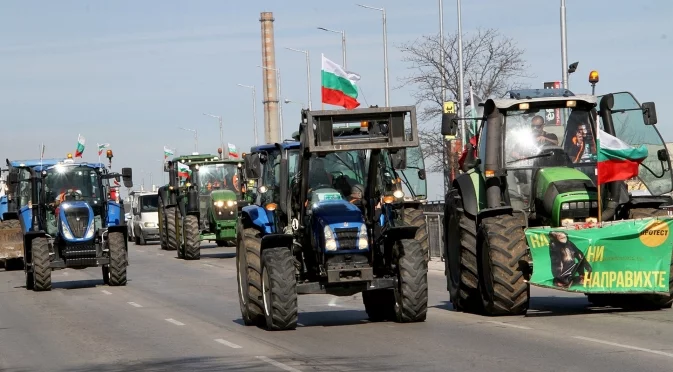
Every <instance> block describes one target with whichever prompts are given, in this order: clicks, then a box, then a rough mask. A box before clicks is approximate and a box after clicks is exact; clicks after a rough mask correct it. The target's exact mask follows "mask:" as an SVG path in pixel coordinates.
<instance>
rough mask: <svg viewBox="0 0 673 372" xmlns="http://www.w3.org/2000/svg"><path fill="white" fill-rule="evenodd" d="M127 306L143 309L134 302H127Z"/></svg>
mask: <svg viewBox="0 0 673 372" xmlns="http://www.w3.org/2000/svg"><path fill="white" fill-rule="evenodd" d="M128 304H129V305H131V306H135V307H143V305H140V304H137V303H135V302H129V303H128Z"/></svg>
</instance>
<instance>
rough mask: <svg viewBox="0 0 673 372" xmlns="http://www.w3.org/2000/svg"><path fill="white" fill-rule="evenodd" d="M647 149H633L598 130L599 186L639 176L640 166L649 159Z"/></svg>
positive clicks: (643, 147)
mask: <svg viewBox="0 0 673 372" xmlns="http://www.w3.org/2000/svg"><path fill="white" fill-rule="evenodd" d="M647 154H648V152H647V147H645V146H643V145H641V146H640V147H637V148H636V147H632V146H631V145H629V144H628V143H626V142H624V141H622V140H620V139H619V138H617V137H614V136H611V135H610V134H608V133H606V132H604V131H603V130H601V129H600V128H599V129H598V167H597V171H596V172H597V174H598V184H599V185H602V184H604V183H608V182H613V181H625V180H628V179H630V178H633V177H636V176H637V175H638V166H639V165H640V163H642V162H643V160H645V158H647Z"/></svg>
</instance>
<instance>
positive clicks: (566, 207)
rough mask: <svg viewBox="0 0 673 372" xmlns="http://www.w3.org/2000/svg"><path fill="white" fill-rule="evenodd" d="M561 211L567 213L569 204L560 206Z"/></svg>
mask: <svg viewBox="0 0 673 372" xmlns="http://www.w3.org/2000/svg"><path fill="white" fill-rule="evenodd" d="M561 209H563V210H564V211H567V210H568V209H570V204H568V203H563V204H561Z"/></svg>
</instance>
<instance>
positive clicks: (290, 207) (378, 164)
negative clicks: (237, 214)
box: [236, 106, 428, 330]
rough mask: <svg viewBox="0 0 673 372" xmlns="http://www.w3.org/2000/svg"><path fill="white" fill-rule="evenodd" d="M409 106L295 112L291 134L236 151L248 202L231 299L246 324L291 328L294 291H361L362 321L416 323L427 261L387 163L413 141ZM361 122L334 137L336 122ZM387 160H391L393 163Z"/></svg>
mask: <svg viewBox="0 0 673 372" xmlns="http://www.w3.org/2000/svg"><path fill="white" fill-rule="evenodd" d="M415 113H416V111H415V107H413V106H408V107H407V106H405V107H385V108H363V109H355V110H339V111H302V124H301V125H300V131H299V132H300V133H299V139H300V141H292V142H291V141H286V142H283V143H278V144H267V145H263V146H258V147H255V148H253V149H252V151H251V152H250V153H249V154H246V156H245V157H244V167H243V172H244V173H245V177H242V179H243V180H245V181H246V185H247V186H248V187H250V186H251V183H250V181H251V180H252V181H254V183H255V185H254V187H253V190H252V197H251V201H252V203H251V204H250V205H248V206H244V207H242V208H241V218H240V220H239V223H240V225H239V228H238V232H239V233H238V239H237V255H236V257H237V272H238V279H237V280H238V284H239V303H240V306H241V313H242V318H243V320H244V322H245V324H247V325H253V324H259V323H265V325H266V328H267V329H269V330H287V329H294V328H296V325H297V319H298V306H297V295H298V294H332V295H336V296H351V295H354V294H357V293H362V297H363V302H364V305H365V310H366V311H367V314H368V316H369V318H370V319H371V320H372V321H382V320H388V319H394V320H396V321H398V322H404V323H406V322H419V321H424V320H425V318H426V313H427V300H428V287H427V262H426V260H425V257H424V252H423V249H422V247H421V244H419V242H418V241H417V240H416V239H414V238H415V235H416V231H417V229H418V227H417V226H409V225H406V224H405V223H404V218H403V211H404V204H405V203H404V192H403V191H402V183H401V181H400V178H399V177H398V176H397V172H396V170H395V169H404V168H405V166H404V164H403V162H404V161H403V160H402V164H400V161H401V159H404V157H401V156H400V155H401V154H402V153H403V151H399V150H400V149H405V148H409V147H414V146H418V136H417V129H416V116H415ZM362 122H364V124H362V130H360V131H358V132H357V133H352V134H348V135H344V134H342V133H341V131H340V130H339V128H340V127H341V126H342V125H343V124H347V123H358V124H361V123H362ZM393 165H396V166H393Z"/></svg>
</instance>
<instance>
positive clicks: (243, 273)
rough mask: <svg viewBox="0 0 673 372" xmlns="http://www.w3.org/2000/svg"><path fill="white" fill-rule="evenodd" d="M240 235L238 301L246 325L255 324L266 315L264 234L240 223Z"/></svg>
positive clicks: (237, 255) (237, 263) (237, 265)
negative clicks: (263, 258)
mask: <svg viewBox="0 0 673 372" xmlns="http://www.w3.org/2000/svg"><path fill="white" fill-rule="evenodd" d="M239 228H240V229H239V230H238V231H240V234H241V235H240V237H239V239H238V246H237V248H236V271H237V279H238V296H239V299H238V302H239V305H240V307H241V316H242V317H243V322H244V323H245V325H254V324H255V323H257V321H258V320H260V318H261V317H262V316H263V315H264V310H263V309H264V302H263V299H262V261H261V252H260V249H261V241H262V236H261V234H260V233H259V231H257V230H255V229H245V230H243V229H242V227H241V226H240V225H239Z"/></svg>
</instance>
